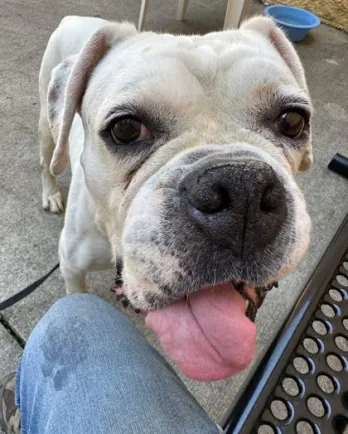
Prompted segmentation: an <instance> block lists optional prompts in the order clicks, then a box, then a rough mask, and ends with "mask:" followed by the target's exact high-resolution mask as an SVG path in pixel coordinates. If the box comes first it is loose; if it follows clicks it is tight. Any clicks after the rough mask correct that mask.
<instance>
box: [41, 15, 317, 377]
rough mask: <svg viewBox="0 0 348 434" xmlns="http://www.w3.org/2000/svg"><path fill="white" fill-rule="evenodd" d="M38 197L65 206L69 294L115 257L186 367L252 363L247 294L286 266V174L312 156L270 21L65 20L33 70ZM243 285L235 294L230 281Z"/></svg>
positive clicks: (225, 371) (292, 78) (300, 229)
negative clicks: (191, 28)
mask: <svg viewBox="0 0 348 434" xmlns="http://www.w3.org/2000/svg"><path fill="white" fill-rule="evenodd" d="M40 97H41V114H40V124H39V138H40V145H41V167H42V181H43V206H44V207H45V208H46V209H49V210H50V211H52V212H60V211H62V210H63V200H62V196H61V193H60V191H59V189H58V186H57V183H56V178H55V177H56V175H57V174H59V173H61V172H62V171H63V170H64V168H65V166H66V165H67V162H68V161H69V160H70V164H71V168H72V181H71V187H70V192H69V197H68V200H67V204H66V215H65V225H64V229H63V231H62V235H61V238H60V242H59V257H60V264H61V271H62V274H63V277H64V280H65V283H66V287H67V291H68V292H69V293H72V292H81V291H87V289H88V288H87V284H86V280H85V278H86V273H87V272H88V271H91V270H96V269H103V268H109V267H115V264H116V263H117V262H118V263H119V264H120V263H122V264H123V271H122V279H123V289H122V290H120V289H118V292H120V291H123V293H124V295H125V297H127V299H128V301H129V302H130V304H131V305H132V306H133V307H134V308H135V309H140V310H141V311H142V312H143V313H144V314H145V315H146V323H147V325H148V326H149V327H151V328H152V329H153V330H154V331H155V332H156V333H157V334H158V335H159V338H160V339H161V342H162V345H163V346H164V348H165V350H166V351H167V353H168V355H169V356H170V357H171V358H172V359H173V360H174V361H175V362H176V363H177V365H178V366H179V368H180V369H181V370H182V371H183V372H184V373H185V374H186V375H188V376H190V377H192V378H195V379H198V380H214V379H219V378H224V377H227V376H229V375H232V374H234V373H236V372H238V371H240V370H241V369H243V368H245V367H246V366H247V365H248V364H249V362H250V361H251V359H252V357H253V353H254V348H255V340H256V328H255V324H254V323H253V322H252V321H250V319H249V318H248V317H247V316H246V315H245V312H246V310H247V307H248V306H247V304H248V301H247V300H249V302H250V300H254V301H255V303H257V300H256V297H257V294H259V291H257V290H255V288H260V287H266V286H267V285H269V284H272V283H273V282H275V281H278V280H279V279H281V278H282V277H284V276H285V275H286V274H287V273H288V272H289V271H291V270H292V269H294V268H295V267H296V266H297V265H298V263H299V261H300V260H301V258H302V257H303V255H304V254H305V252H306V250H307V248H308V244H309V236H310V226H311V225H310V219H309V216H308V214H307V211H306V205H305V202H304V198H303V196H302V193H301V192H300V190H299V188H298V186H297V184H296V182H295V180H294V175H295V174H296V172H298V171H303V170H306V169H308V168H309V167H310V166H311V164H312V148H311V131H310V117H311V103H310V99H309V94H308V89H307V85H306V80H305V76H304V72H303V68H302V65H301V62H300V60H299V57H298V56H297V54H296V52H295V50H294V48H293V46H292V45H291V44H290V42H289V41H288V40H287V39H286V37H285V35H284V34H283V33H282V31H281V30H280V29H278V28H277V27H276V25H275V24H274V23H273V22H272V21H271V20H269V19H267V18H263V17H256V18H253V19H251V20H248V21H246V22H245V23H244V24H243V25H242V26H241V28H240V29H239V30H231V31H223V32H216V33H210V34H207V35H204V36H174V35H170V34H156V33H152V32H145V33H138V32H137V31H136V29H135V28H134V26H133V25H131V24H128V23H111V22H107V21H104V20H101V19H96V18H80V17H67V18H65V19H64V20H63V21H62V22H61V24H60V25H59V27H58V28H57V29H56V31H55V32H54V33H53V35H52V36H51V38H50V41H49V43H48V46H47V49H46V52H45V55H44V58H43V61H42V66H41V72H40ZM241 284H242V285H243V287H244V288H245V291H246V292H245V294H248V297H246V298H244V297H243V296H242V295H241V292H240V291H237V290H236V287H237V288H239V287H240V285H241Z"/></svg>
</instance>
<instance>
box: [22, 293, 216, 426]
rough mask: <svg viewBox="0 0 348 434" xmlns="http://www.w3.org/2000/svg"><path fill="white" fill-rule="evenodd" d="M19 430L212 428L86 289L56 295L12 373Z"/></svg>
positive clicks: (138, 339)
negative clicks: (85, 291) (66, 295)
mask: <svg viewBox="0 0 348 434" xmlns="http://www.w3.org/2000/svg"><path fill="white" fill-rule="evenodd" d="M17 405H18V406H19V408H20V412H21V420H22V434H46V433H52V434H53V433H54V434H63V433H64V434H69V433H71V434H107V433H110V434H111V433H112V434H116V433H122V434H132V433H137V434H142V433H149V434H150V433H151V434H160V433H161V434H162V433H166V434H179V433H180V434H186V433H187V434H208V433H209V434H213V433H214V434H217V433H218V432H219V430H218V428H217V427H216V425H215V424H214V423H213V422H212V421H211V420H210V419H209V418H208V416H207V415H206V414H205V412H204V411H203V410H202V408H201V407H200V406H199V404H198V403H197V402H196V400H195V399H194V398H193V396H192V395H190V393H189V392H188V391H187V389H186V388H185V386H184V384H183V383H182V382H181V381H180V379H179V378H178V377H177V375H176V374H175V373H174V371H173V370H172V369H171V367H170V366H169V365H168V363H167V362H166V361H165V360H164V359H163V358H162V357H161V356H160V354H159V353H157V352H156V350H154V349H153V348H152V347H151V346H150V345H149V344H148V343H147V341H146V340H145V339H144V338H143V337H142V336H141V335H140V334H139V332H138V331H137V330H136V328H135V327H134V326H133V325H132V324H131V323H130V322H129V321H128V320H127V319H126V318H125V317H124V315H122V313H120V312H119V311H117V310H115V309H114V308H113V307H112V306H111V305H109V304H108V303H106V302H105V301H103V300H101V299H100V298H98V297H97V296H95V295H92V294H78V295H71V296H68V297H65V298H63V299H61V300H59V301H58V302H57V303H56V304H55V305H54V306H53V307H52V308H51V309H50V310H49V311H48V313H47V314H46V315H45V316H44V317H43V319H42V320H41V321H40V322H39V324H38V325H37V326H36V328H35V329H34V331H33V332H32V334H31V336H30V338H29V340H28V343H27V345H26V347H25V350H24V353H23V357H22V361H21V364H20V366H19V368H18V373H17Z"/></svg>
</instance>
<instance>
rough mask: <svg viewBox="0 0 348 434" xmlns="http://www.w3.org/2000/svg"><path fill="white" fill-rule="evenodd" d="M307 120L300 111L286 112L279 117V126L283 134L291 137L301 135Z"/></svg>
mask: <svg viewBox="0 0 348 434" xmlns="http://www.w3.org/2000/svg"><path fill="white" fill-rule="evenodd" d="M305 125H306V121H305V119H304V117H303V116H302V115H301V114H300V113H298V112H290V111H289V112H285V113H283V114H282V115H281V116H280V117H279V118H278V127H279V129H280V131H281V132H282V134H284V135H285V136H288V137H291V138H297V137H300V136H301V134H302V133H303V130H304V127H305Z"/></svg>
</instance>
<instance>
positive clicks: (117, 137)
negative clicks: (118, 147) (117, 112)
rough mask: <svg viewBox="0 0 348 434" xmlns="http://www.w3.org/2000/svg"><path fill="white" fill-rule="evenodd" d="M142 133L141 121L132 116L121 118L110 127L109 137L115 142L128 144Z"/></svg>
mask: <svg viewBox="0 0 348 434" xmlns="http://www.w3.org/2000/svg"><path fill="white" fill-rule="evenodd" d="M141 134H142V123H141V122H139V121H137V120H136V119H134V118H131V117H128V118H122V119H119V120H117V121H116V122H115V123H114V124H113V125H112V127H111V137H112V140H113V141H114V142H115V143H116V144H124V145H126V144H129V143H132V142H135V141H137V140H138V139H139V138H140V136H141Z"/></svg>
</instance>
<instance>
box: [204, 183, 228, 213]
mask: <svg viewBox="0 0 348 434" xmlns="http://www.w3.org/2000/svg"><path fill="white" fill-rule="evenodd" d="M211 199H212V200H211V202H210V204H209V205H208V207H207V209H206V210H205V212H206V213H215V212H219V211H223V210H224V209H227V208H228V207H229V206H230V205H231V198H230V194H229V192H228V191H227V190H226V189H225V188H223V187H221V186H217V187H216V188H215V189H214V190H213V197H212V198H211Z"/></svg>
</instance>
